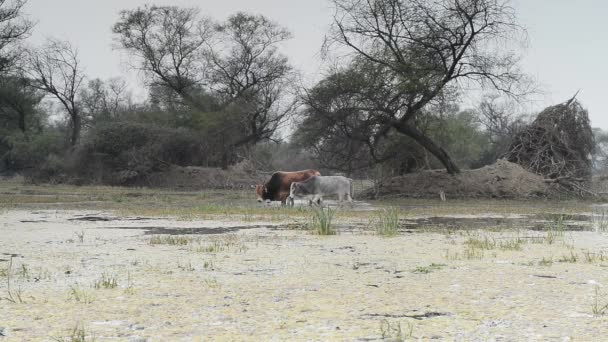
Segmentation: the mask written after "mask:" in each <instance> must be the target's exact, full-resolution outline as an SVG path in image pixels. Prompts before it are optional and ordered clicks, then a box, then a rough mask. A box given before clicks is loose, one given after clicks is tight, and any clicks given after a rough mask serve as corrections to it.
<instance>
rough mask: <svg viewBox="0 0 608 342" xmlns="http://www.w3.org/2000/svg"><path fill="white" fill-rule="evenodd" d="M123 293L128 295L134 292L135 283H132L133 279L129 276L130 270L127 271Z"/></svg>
mask: <svg viewBox="0 0 608 342" xmlns="http://www.w3.org/2000/svg"><path fill="white" fill-rule="evenodd" d="M125 293H126V294H129V295H132V294H134V293H135V285H134V284H133V279H132V278H131V272H127V287H126V288H125Z"/></svg>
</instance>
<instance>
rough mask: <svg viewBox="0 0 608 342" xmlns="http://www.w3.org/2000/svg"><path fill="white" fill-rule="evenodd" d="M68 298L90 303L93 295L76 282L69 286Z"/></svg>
mask: <svg viewBox="0 0 608 342" xmlns="http://www.w3.org/2000/svg"><path fill="white" fill-rule="evenodd" d="M68 296H69V299H72V300H74V301H76V302H79V303H84V304H91V303H93V300H94V298H93V296H92V295H91V294H90V293H89V292H87V291H86V290H85V289H83V288H81V287H80V286H79V285H78V284H74V285H72V286H70V291H69V292H68Z"/></svg>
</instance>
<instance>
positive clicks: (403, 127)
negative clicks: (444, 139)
mask: <svg viewBox="0 0 608 342" xmlns="http://www.w3.org/2000/svg"><path fill="white" fill-rule="evenodd" d="M395 129H396V130H397V131H398V132H400V133H403V134H405V135H407V136H408V137H410V138H412V139H414V140H415V141H416V142H417V143H419V144H420V145H421V146H422V147H424V148H425V149H426V150H427V151H429V152H430V153H431V154H432V155H434V156H435V157H436V158H437V159H439V161H440V162H441V164H443V166H445V169H446V171H447V172H448V173H449V174H451V175H453V174H457V173H460V169H459V168H458V166H456V164H454V162H453V161H452V158H450V156H449V155H448V153H447V152H446V151H445V150H444V149H443V148H442V147H441V146H439V145H437V144H436V143H435V142H434V141H433V140H431V139H430V138H429V137H427V136H426V135H424V133H422V132H421V131H420V130H419V129H418V128H417V127H415V126H412V125H409V124H407V123H403V124H399V125H395Z"/></svg>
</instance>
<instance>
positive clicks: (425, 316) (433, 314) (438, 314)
mask: <svg viewBox="0 0 608 342" xmlns="http://www.w3.org/2000/svg"><path fill="white" fill-rule="evenodd" d="M415 311H416V310H414V312H415ZM451 315H452V314H451V313H449V312H437V311H429V312H425V313H422V314H400V315H397V314H365V315H363V317H366V318H370V317H383V318H413V319H415V320H419V321H421V320H423V319H429V318H434V317H441V316H451Z"/></svg>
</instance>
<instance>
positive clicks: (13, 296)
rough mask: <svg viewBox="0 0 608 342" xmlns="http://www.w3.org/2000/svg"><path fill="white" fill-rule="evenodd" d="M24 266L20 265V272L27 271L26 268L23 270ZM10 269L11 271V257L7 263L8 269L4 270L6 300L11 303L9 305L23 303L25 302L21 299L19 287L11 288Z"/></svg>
mask: <svg viewBox="0 0 608 342" xmlns="http://www.w3.org/2000/svg"><path fill="white" fill-rule="evenodd" d="M23 266H24V264H22V265H21V267H22V272H23V270H24V269H25V270H27V268H23ZM12 269H13V257H11V258H10V260H9V262H8V267H7V269H6V298H5V299H6V300H7V301H9V302H11V303H15V304H17V303H19V304H21V303H25V300H24V299H23V290H22V289H21V287H17V288H16V289H15V288H13V287H12V282H11V280H12V279H11V274H12Z"/></svg>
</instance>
